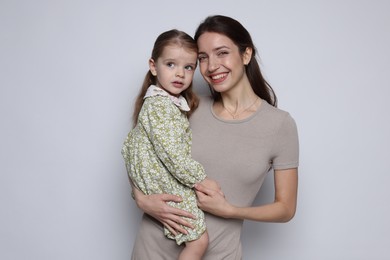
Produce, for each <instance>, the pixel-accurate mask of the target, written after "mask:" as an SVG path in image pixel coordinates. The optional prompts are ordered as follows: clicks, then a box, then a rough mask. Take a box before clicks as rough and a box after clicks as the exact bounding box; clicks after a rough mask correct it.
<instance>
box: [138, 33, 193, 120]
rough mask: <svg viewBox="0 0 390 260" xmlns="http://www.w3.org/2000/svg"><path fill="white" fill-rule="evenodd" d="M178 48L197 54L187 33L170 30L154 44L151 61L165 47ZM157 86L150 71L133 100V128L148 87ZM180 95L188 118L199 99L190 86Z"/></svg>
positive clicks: (160, 53)
mask: <svg viewBox="0 0 390 260" xmlns="http://www.w3.org/2000/svg"><path fill="white" fill-rule="evenodd" d="M172 45H175V46H179V47H183V48H185V49H187V50H190V51H194V52H196V53H197V52H198V47H197V45H196V41H195V40H194V39H193V38H192V37H191V36H190V35H188V34H187V33H185V32H183V31H179V30H177V29H172V30H169V31H166V32H163V33H162V34H160V35H159V36H158V37H157V39H156V41H155V42H154V46H153V50H152V56H151V59H153V60H155V61H157V59H158V58H159V57H160V56H161V55H162V53H163V51H164V48H165V47H167V46H172ZM156 84H157V77H156V76H153V75H152V73H151V72H150V70H149V71H148V72H147V73H146V75H145V79H144V82H143V84H142V87H141V90H140V91H139V93H138V96H137V99H136V100H135V105H134V112H133V126H135V125H136V124H137V121H138V115H139V112H140V111H141V108H142V105H143V103H144V96H145V94H146V91H147V90H148V88H149V86H150V85H156ZM181 95H182V96H183V97H184V98H185V99H186V100H187V102H188V106H189V107H190V111H188V112H185V113H186V115H187V116H188V117H189V116H190V115H191V114H192V112H194V110H195V109H196V108H197V107H198V105H199V98H198V97H197V96H196V95H195V93H194V92H193V88H192V82H191V85H190V86H189V87H188V88H187V89H186V90H184V91H183V92H182V93H181Z"/></svg>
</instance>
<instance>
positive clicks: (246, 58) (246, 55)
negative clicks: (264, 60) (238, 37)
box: [242, 47, 253, 66]
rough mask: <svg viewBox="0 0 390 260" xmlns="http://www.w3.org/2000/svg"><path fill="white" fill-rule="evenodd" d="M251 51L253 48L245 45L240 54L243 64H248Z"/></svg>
mask: <svg viewBox="0 0 390 260" xmlns="http://www.w3.org/2000/svg"><path fill="white" fill-rule="evenodd" d="M252 52H253V50H252V48H250V47H247V48H246V49H245V52H244V53H243V55H242V61H243V63H244V65H245V66H246V65H248V64H249V62H250V61H251V59H252Z"/></svg>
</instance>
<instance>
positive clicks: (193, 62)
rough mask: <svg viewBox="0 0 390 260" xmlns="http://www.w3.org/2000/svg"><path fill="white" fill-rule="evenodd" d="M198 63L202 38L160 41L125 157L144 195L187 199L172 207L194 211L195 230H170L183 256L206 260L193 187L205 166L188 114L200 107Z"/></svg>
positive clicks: (172, 34) (176, 34)
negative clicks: (195, 87)
mask: <svg viewBox="0 0 390 260" xmlns="http://www.w3.org/2000/svg"><path fill="white" fill-rule="evenodd" d="M196 66H197V46H196V42H195V41H194V40H193V38H192V37H191V36H189V35H188V34H186V33H184V32H181V31H178V30H170V31H167V32H164V33H162V34H161V35H160V36H158V38H157V39H156V42H155V44H154V48H153V51H152V57H151V58H150V60H149V68H150V70H149V71H148V73H147V75H146V77H145V80H144V83H143V85H142V89H141V91H140V93H139V96H138V98H137V100H136V103H135V110H134V115H133V118H134V125H135V127H134V128H133V129H132V131H130V133H129V134H128V136H127V139H126V140H125V142H124V146H123V149H122V155H123V157H124V160H125V163H126V169H127V171H128V174H129V177H130V180H131V183H132V185H134V186H135V187H136V188H138V189H139V190H141V191H143V193H144V194H147V195H150V194H161V193H169V194H174V195H177V196H180V197H181V198H182V202H180V203H175V202H169V204H170V205H171V206H174V207H176V208H180V209H185V210H186V211H189V212H191V213H192V214H193V215H194V216H196V219H191V218H186V220H187V221H189V222H190V223H191V225H192V226H193V227H194V229H191V228H186V233H187V234H183V233H177V232H175V231H173V230H171V231H172V232H171V231H170V230H169V229H168V228H164V234H165V235H166V236H167V237H168V238H171V239H175V240H176V243H177V244H178V245H180V244H182V243H183V242H184V243H185V247H184V249H183V250H182V252H181V254H180V256H179V259H201V258H202V256H203V254H204V253H205V251H206V249H207V246H208V235H207V232H206V226H205V221H204V214H203V212H202V211H201V210H200V209H199V208H198V207H197V198H196V194H195V192H194V190H193V187H194V185H195V184H196V183H199V182H202V183H205V182H207V183H212V181H211V180H208V179H206V174H205V171H204V169H203V166H202V165H201V164H200V163H198V162H197V161H195V160H193V159H192V157H191V138H192V137H191V130H190V128H189V122H188V117H189V116H190V114H191V113H192V112H193V111H194V110H195V109H196V108H197V106H198V98H197V97H196V96H195V94H194V93H193V91H192V79H193V76H194V72H195V69H196Z"/></svg>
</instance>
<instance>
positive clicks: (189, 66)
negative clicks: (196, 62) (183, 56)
mask: <svg viewBox="0 0 390 260" xmlns="http://www.w3.org/2000/svg"><path fill="white" fill-rule="evenodd" d="M185 69H186V70H194V67H193V66H191V65H188V66H185Z"/></svg>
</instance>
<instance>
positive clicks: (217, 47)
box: [197, 32, 252, 92]
mask: <svg viewBox="0 0 390 260" xmlns="http://www.w3.org/2000/svg"><path fill="white" fill-rule="evenodd" d="M197 43H198V48H199V52H198V59H199V69H200V73H201V74H202V76H203V78H204V79H205V80H206V81H207V83H208V84H209V85H210V86H211V87H212V88H213V89H214V90H215V91H217V92H226V91H229V90H231V89H233V88H235V87H237V86H239V85H241V84H242V83H243V81H244V80H246V79H247V78H246V72H245V67H244V65H245V64H248V63H249V61H250V57H251V56H250V55H251V54H252V52H251V50H247V51H246V52H245V53H244V54H241V53H240V52H239V49H238V47H237V45H235V44H234V42H233V41H232V40H230V38H228V37H226V36H225V35H223V34H219V33H214V32H206V33H204V34H202V35H201V36H200V37H199V38H198V42H197ZM248 55H249V57H248Z"/></svg>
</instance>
